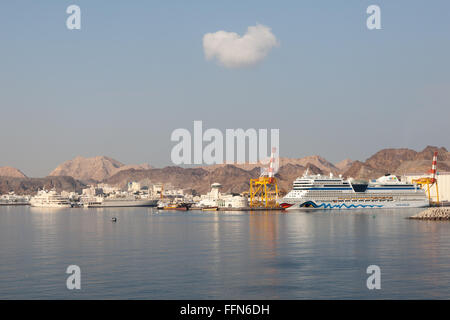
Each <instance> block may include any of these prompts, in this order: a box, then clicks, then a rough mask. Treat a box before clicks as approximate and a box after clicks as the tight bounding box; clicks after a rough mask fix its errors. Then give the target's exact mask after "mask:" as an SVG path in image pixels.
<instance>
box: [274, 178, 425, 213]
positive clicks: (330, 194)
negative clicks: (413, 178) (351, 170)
mask: <svg viewBox="0 0 450 320" xmlns="http://www.w3.org/2000/svg"><path fill="white" fill-rule="evenodd" d="M280 204H281V206H282V207H283V208H284V209H287V210H292V209H358V208H363V209H364V208H370V209H374V208H419V207H428V206H429V201H428V198H427V196H426V193H425V190H423V189H421V188H420V187H419V186H417V185H416V184H408V183H404V182H401V181H400V180H399V179H398V178H397V177H396V176H394V175H390V174H387V175H385V176H383V177H381V178H378V179H376V180H371V181H370V182H361V181H360V182H356V181H354V180H351V179H349V180H344V179H343V178H342V177H339V178H336V177H333V175H332V174H330V176H329V177H328V176H323V175H308V173H307V172H306V173H305V174H304V175H303V177H301V178H297V179H296V180H295V181H294V183H293V188H292V190H291V191H290V192H289V193H288V194H287V195H286V196H285V197H284V198H283V199H282V200H281V202H280Z"/></svg>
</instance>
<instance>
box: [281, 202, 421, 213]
mask: <svg viewBox="0 0 450 320" xmlns="http://www.w3.org/2000/svg"><path fill="white" fill-rule="evenodd" d="M281 206H282V207H283V208H284V209H285V210H308V211H309V210H354V209H400V208H425V207H429V203H428V201H414V202H400V201H399V202H388V203H376V204H368V203H367V202H350V203H333V202H319V201H312V200H309V201H302V202H298V203H286V202H284V203H282V204H281Z"/></svg>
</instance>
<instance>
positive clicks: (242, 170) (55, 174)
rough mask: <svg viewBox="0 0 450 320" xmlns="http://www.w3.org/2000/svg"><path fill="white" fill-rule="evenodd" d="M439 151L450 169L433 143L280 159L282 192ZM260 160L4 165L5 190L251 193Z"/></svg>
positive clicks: (400, 169)
mask: <svg viewBox="0 0 450 320" xmlns="http://www.w3.org/2000/svg"><path fill="white" fill-rule="evenodd" d="M435 151H438V154H439V156H438V171H441V172H442V171H449V172H450V152H448V151H447V149H446V148H444V147H440V148H439V147H433V146H428V147H426V148H425V149H424V150H422V151H419V152H418V151H415V150H412V149H406V148H397V149H394V148H391V149H383V150H380V151H378V152H377V153H375V154H374V155H372V156H371V157H369V158H368V159H367V160H365V161H353V160H350V159H346V160H343V161H341V162H339V163H336V164H333V163H331V162H329V161H327V160H326V159H324V158H323V157H320V156H317V155H315V156H308V157H304V158H280V161H279V170H278V172H277V175H276V176H277V178H278V184H279V188H280V190H282V191H284V192H286V191H288V190H289V189H290V188H291V185H292V182H293V180H295V178H297V177H298V176H301V175H302V174H303V173H304V172H305V170H307V169H308V170H309V172H310V173H314V174H324V175H325V174H326V175H328V174H330V173H332V174H334V175H342V176H343V177H345V178H350V177H352V178H355V179H374V178H378V177H379V176H382V175H384V174H386V173H392V174H397V175H403V174H406V173H425V172H427V171H428V170H429V169H430V167H431V160H432V157H433V153H434V152H435ZM261 166H262V164H261V163H258V164H249V163H246V164H233V165H230V164H220V165H211V166H203V167H195V168H182V167H174V166H169V167H165V168H153V167H151V166H150V165H148V164H141V165H125V164H123V163H121V162H119V161H117V160H114V159H112V158H109V157H105V156H99V157H94V158H83V157H76V158H75V159H73V160H69V161H66V162H64V163H62V164H61V165H59V166H58V167H57V168H55V169H54V170H53V171H52V172H51V173H50V174H49V176H48V177H46V178H28V177H26V176H25V175H24V174H23V173H22V172H21V171H20V170H18V169H14V168H11V167H0V193H5V192H9V191H15V192H17V193H34V192H36V191H37V190H38V189H39V188H41V189H42V188H44V187H45V188H50V187H55V188H56V189H57V190H67V191H79V190H80V189H81V188H83V187H85V186H86V185H87V184H95V183H98V182H105V183H109V184H112V185H118V186H122V187H124V186H126V184H127V182H129V181H143V182H146V183H164V184H170V185H172V186H174V187H176V188H182V189H184V190H187V191H188V190H190V191H192V192H194V193H197V194H204V193H205V192H207V191H208V190H209V189H210V185H211V184H212V183H214V182H219V183H220V184H222V190H223V191H224V192H233V193H240V192H243V191H247V190H248V188H249V181H250V179H251V178H257V177H258V176H259V175H260V172H261Z"/></svg>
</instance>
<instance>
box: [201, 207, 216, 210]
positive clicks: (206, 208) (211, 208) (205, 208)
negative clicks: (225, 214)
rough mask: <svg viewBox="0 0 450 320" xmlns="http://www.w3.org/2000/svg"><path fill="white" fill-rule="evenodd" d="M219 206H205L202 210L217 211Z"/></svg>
mask: <svg viewBox="0 0 450 320" xmlns="http://www.w3.org/2000/svg"><path fill="white" fill-rule="evenodd" d="M217 210H219V207H203V208H202V211H217Z"/></svg>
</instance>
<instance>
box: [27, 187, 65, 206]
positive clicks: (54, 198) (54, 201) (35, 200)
mask: <svg viewBox="0 0 450 320" xmlns="http://www.w3.org/2000/svg"><path fill="white" fill-rule="evenodd" d="M30 205H31V206H32V207H43V208H70V207H72V205H71V203H70V201H69V199H68V198H64V197H62V196H61V195H60V194H58V193H57V192H56V191H55V190H52V191H45V190H40V191H38V193H37V195H36V196H34V197H32V198H31V200H30Z"/></svg>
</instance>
